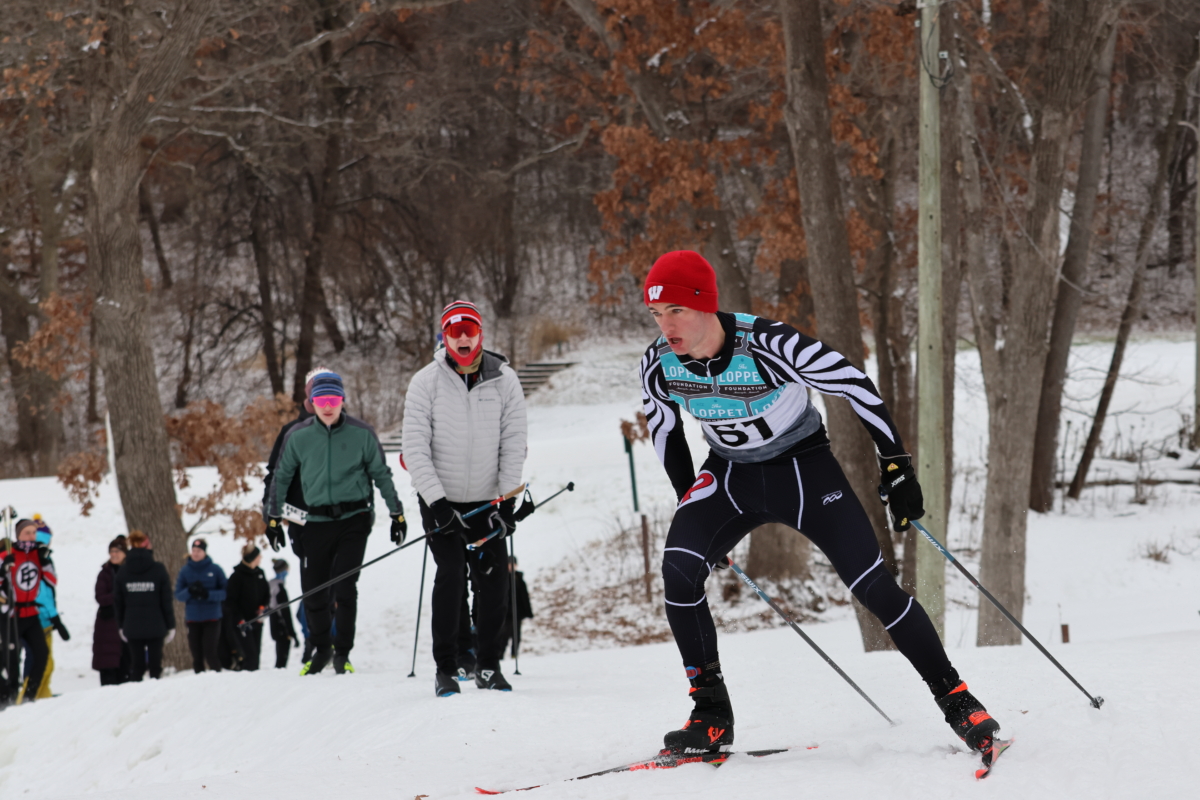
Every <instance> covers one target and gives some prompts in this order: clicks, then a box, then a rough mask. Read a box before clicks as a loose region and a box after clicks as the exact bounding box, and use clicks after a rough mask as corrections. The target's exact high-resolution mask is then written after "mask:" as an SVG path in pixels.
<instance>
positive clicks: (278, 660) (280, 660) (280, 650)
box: [275, 638, 292, 669]
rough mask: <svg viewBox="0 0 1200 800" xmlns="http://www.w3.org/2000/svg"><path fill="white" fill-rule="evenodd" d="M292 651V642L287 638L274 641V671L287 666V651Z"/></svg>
mask: <svg viewBox="0 0 1200 800" xmlns="http://www.w3.org/2000/svg"><path fill="white" fill-rule="evenodd" d="M291 649H292V640H291V639H288V638H283V639H276V640H275V669H283V668H284V667H286V666H287V662H288V650H291Z"/></svg>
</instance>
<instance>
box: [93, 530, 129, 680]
mask: <svg viewBox="0 0 1200 800" xmlns="http://www.w3.org/2000/svg"><path fill="white" fill-rule="evenodd" d="M128 552H129V543H128V542H127V541H126V540H125V537H124V536H118V537H117V538H115V539H113V540H112V541H111V542H109V543H108V561H105V562H104V564H103V565H102V566H101V567H100V574H99V575H97V576H96V604H97V605H98V606H99V608H97V609H96V626H95V627H94V628H93V629H92V669H94V670H96V671H97V672H99V673H100V685H101V686H116V685H117V684H121V683H124V682H125V681H127V680H129V648H128V647H126V646H125V643H124V642H122V641H121V631H120V629H119V628H118V627H117V608H116V593H117V588H116V587H117V570H119V569H120V568H121V565H122V564H123V563H125V555H126V553H128Z"/></svg>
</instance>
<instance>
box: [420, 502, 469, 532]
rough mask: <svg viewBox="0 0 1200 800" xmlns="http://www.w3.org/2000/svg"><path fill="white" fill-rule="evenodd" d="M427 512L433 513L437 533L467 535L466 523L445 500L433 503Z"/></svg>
mask: <svg viewBox="0 0 1200 800" xmlns="http://www.w3.org/2000/svg"><path fill="white" fill-rule="evenodd" d="M429 510H430V511H432V512H433V521H434V522H435V523H437V532H438V533H444V534H451V533H456V534H459V535H461V536H465V535H466V534H467V523H466V521H465V520H464V519H463V518H462V514H460V513H458V511H456V510H455V509H454V507H453V506H451V505H450V501H449V500H447V499H446V498H444V497H443V498H442V499H441V500H436V501H434V502H433V503H432V504H430V506H429Z"/></svg>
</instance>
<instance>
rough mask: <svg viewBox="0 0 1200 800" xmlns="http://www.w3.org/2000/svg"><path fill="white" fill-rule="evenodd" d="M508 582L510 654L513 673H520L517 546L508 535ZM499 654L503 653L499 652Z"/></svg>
mask: <svg viewBox="0 0 1200 800" xmlns="http://www.w3.org/2000/svg"><path fill="white" fill-rule="evenodd" d="M508 583H509V585H510V586H512V645H510V646H511V647H512V656H513V675H520V674H521V656H520V652H521V645H520V643H519V642H518V641H517V547H516V545H514V544H513V540H512V537H511V536H510V537H508ZM500 655H504V654H503V653H501V654H500Z"/></svg>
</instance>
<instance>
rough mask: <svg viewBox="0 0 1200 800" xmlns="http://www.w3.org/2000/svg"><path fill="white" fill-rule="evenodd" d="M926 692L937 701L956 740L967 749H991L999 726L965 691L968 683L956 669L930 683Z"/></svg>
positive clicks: (982, 750) (984, 751)
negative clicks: (931, 693) (960, 740)
mask: <svg viewBox="0 0 1200 800" xmlns="http://www.w3.org/2000/svg"><path fill="white" fill-rule="evenodd" d="M929 690H930V691H931V692H933V696H934V699H936V700H937V704H938V708H940V709H941V710H942V713H943V714H945V715H946V722H947V723H949V725H950V727H951V728H953V729H954V733H955V734H956V735H957V736H958V738H960V739H962V740H963V741H964V742H966V743H967V747H969V748H971V749H972V750H976V751H978V752H980V753H986V752H987V751H988V750H989V749H991V746H992V740H993V739H994V738H995V736H996V731H998V730H1000V723H999V722H996V720H994V719H992V715H991V714H989V713H988V712H987V709H986V708H984V707H983V703H981V702H979V701H978V700H976V699H975V695H973V694H971V693H970V692H968V691H967V684H966V683H965V682H964V681H963V680H962V679H961V678H959V677H958V670H956V669H951V670H950V671H949V672H947V673H946V674H945V675H943V676H942V677H941V678H939V679H938V680H936V681H929Z"/></svg>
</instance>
